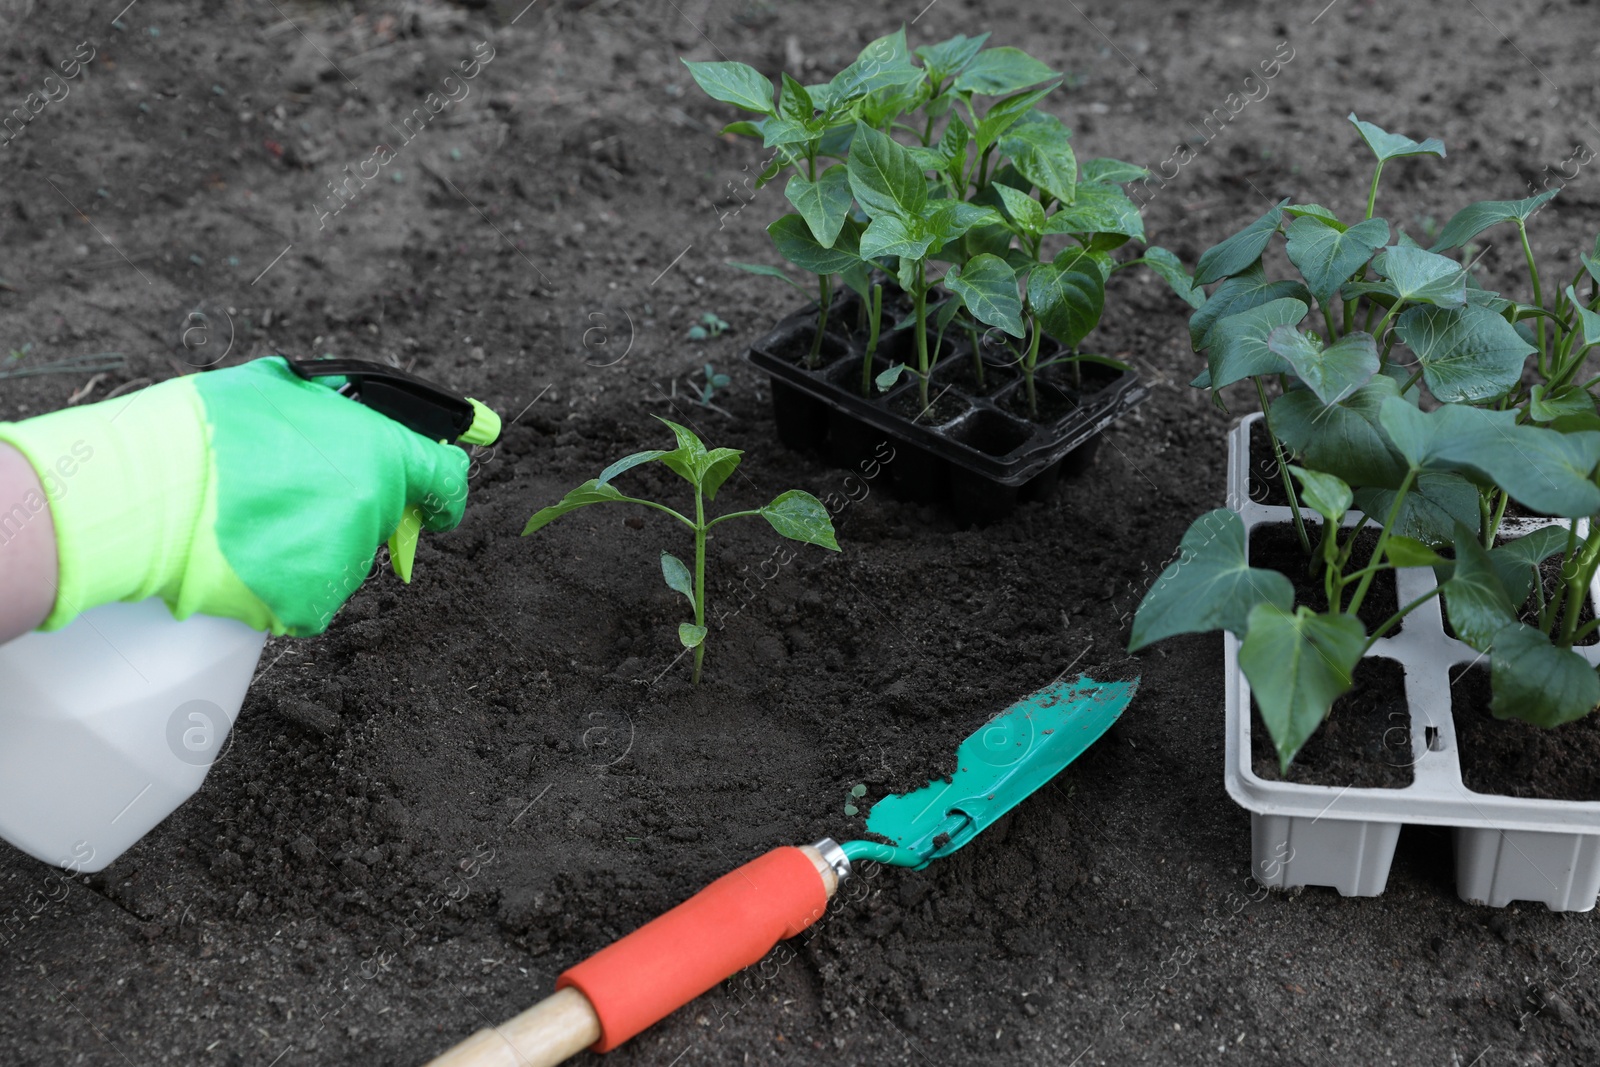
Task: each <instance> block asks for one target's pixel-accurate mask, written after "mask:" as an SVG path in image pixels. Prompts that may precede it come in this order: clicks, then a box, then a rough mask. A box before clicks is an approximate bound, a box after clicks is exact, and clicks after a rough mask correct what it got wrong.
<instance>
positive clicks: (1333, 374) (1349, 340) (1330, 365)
mask: <svg viewBox="0 0 1600 1067" xmlns="http://www.w3.org/2000/svg"><path fill="white" fill-rule="evenodd" d="M1267 347H1268V348H1269V349H1271V350H1272V351H1273V353H1274V354H1276V355H1278V356H1281V357H1283V359H1284V360H1285V361H1287V362H1288V364H1289V366H1291V367H1292V368H1294V373H1295V377H1297V378H1299V379H1300V380H1301V381H1303V382H1305V383H1306V385H1307V386H1309V387H1310V389H1311V391H1312V392H1313V393H1316V394H1317V399H1318V400H1321V401H1322V402H1323V403H1324V404H1337V403H1338V402H1339V401H1341V400H1343V399H1344V398H1345V397H1347V396H1349V395H1350V394H1352V393H1354V392H1355V391H1356V390H1357V389H1359V388H1361V387H1362V386H1363V385H1366V384H1367V382H1369V381H1371V380H1372V376H1373V375H1375V374H1377V373H1378V343H1377V342H1376V341H1375V340H1373V337H1372V335H1371V334H1369V333H1361V332H1359V331H1357V332H1353V333H1347V334H1345V335H1344V336H1343V337H1341V338H1339V339H1338V340H1337V341H1335V342H1334V343H1333V344H1331V345H1329V346H1328V347H1327V348H1323V347H1322V338H1320V337H1317V336H1316V335H1314V334H1303V333H1301V332H1300V331H1299V330H1297V329H1295V328H1294V327H1293V326H1277V327H1274V328H1273V330H1272V332H1271V333H1269V334H1267Z"/></svg>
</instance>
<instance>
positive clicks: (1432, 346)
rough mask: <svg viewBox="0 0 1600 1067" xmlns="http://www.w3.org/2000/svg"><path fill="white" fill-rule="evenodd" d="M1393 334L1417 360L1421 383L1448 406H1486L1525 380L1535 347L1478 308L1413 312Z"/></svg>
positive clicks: (1497, 317)
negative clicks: (1478, 403) (1525, 368)
mask: <svg viewBox="0 0 1600 1067" xmlns="http://www.w3.org/2000/svg"><path fill="white" fill-rule="evenodd" d="M1395 333H1396V334H1398V335H1399V337H1400V340H1402V341H1404V342H1405V343H1406V345H1407V346H1408V347H1409V348H1410V349H1411V351H1412V352H1414V353H1415V354H1416V357H1417V360H1418V361H1419V362H1420V363H1421V364H1422V377H1423V380H1424V381H1426V382H1427V383H1428V389H1429V390H1430V391H1431V392H1432V393H1433V395H1434V396H1435V397H1436V398H1437V399H1439V400H1441V401H1444V402H1445V403H1454V402H1456V401H1461V400H1488V399H1491V398H1493V397H1497V396H1500V395H1501V394H1503V393H1505V392H1506V391H1507V390H1508V389H1511V388H1512V387H1513V386H1515V385H1516V384H1517V383H1518V382H1519V381H1521V380H1522V365H1523V363H1524V362H1525V361H1526V359H1527V357H1528V355H1529V354H1530V353H1531V352H1533V351H1534V346H1533V345H1530V344H1528V343H1527V342H1526V341H1524V340H1523V339H1522V337H1521V336H1520V335H1519V334H1518V333H1517V331H1516V329H1515V328H1513V327H1512V326H1511V324H1510V323H1508V322H1506V320H1505V319H1503V318H1501V317H1500V316H1499V315H1496V314H1495V313H1494V312H1492V311H1490V310H1489V309H1487V308H1480V307H1458V308H1439V307H1414V308H1410V309H1408V310H1407V311H1406V312H1404V313H1403V314H1402V315H1401V316H1400V318H1399V319H1397V320H1396V321H1395Z"/></svg>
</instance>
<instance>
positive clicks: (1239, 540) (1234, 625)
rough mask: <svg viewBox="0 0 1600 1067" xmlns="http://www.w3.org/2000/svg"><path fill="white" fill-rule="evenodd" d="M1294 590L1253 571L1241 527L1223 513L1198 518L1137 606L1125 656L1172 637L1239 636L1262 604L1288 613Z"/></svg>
mask: <svg viewBox="0 0 1600 1067" xmlns="http://www.w3.org/2000/svg"><path fill="white" fill-rule="evenodd" d="M1293 603H1294V586H1293V585H1292V584H1291V583H1290V581H1289V579H1288V578H1286V577H1284V576H1283V575H1281V574H1279V573H1278V572H1277V571H1271V570H1266V569H1264V568H1260V567H1252V566H1250V564H1249V561H1248V559H1247V558H1246V549H1245V532H1244V522H1243V521H1242V520H1241V519H1240V518H1239V516H1238V514H1237V513H1235V512H1233V511H1230V510H1228V509H1227V508H1218V509H1216V510H1215V511H1211V512H1207V513H1206V514H1204V515H1202V516H1200V517H1199V518H1198V519H1196V520H1195V521H1194V522H1193V523H1192V524H1191V525H1190V527H1189V529H1188V531H1187V532H1186V533H1185V534H1184V535H1183V540H1182V542H1180V543H1179V545H1178V559H1177V561H1176V562H1174V563H1171V564H1169V565H1168V566H1167V568H1166V569H1165V570H1163V571H1162V572H1161V576H1160V577H1159V578H1157V579H1156V581H1155V584H1154V585H1152V586H1151V587H1150V591H1149V592H1148V593H1146V594H1145V596H1144V600H1143V601H1142V602H1141V603H1140V604H1139V611H1138V614H1137V615H1135V616H1134V620H1133V632H1132V635H1131V637H1130V639H1129V641H1128V651H1129V652H1137V651H1138V650H1139V649H1141V648H1143V647H1145V646H1146V645H1149V644H1153V643H1154V642H1156V641H1160V640H1162V639H1163V638H1166V637H1171V636H1173V635H1174V634H1195V633H1206V632H1207V631H1210V630H1228V631H1231V632H1232V633H1234V634H1239V635H1243V634H1244V632H1245V629H1246V626H1247V623H1248V620H1249V618H1250V612H1251V610H1252V609H1253V608H1255V607H1256V606H1257V605H1260V604H1267V605H1270V606H1272V607H1275V608H1277V609H1279V610H1282V611H1287V610H1288V609H1289V607H1290V606H1291V605H1292V604H1293Z"/></svg>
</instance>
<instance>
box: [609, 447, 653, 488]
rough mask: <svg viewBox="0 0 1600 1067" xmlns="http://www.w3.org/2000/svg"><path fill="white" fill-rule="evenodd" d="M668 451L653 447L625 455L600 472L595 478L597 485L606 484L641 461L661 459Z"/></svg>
mask: <svg viewBox="0 0 1600 1067" xmlns="http://www.w3.org/2000/svg"><path fill="white" fill-rule="evenodd" d="M666 454H667V453H666V452H665V451H664V450H663V449H659V448H653V449H651V450H649V451H648V452H635V453H634V454H633V455H631V456H623V457H622V458H621V459H619V460H617V461H616V462H615V463H613V464H611V466H609V467H607V468H606V469H605V470H603V471H601V472H600V477H598V478H596V479H595V484H596V485H605V484H606V483H608V482H610V481H611V479H613V478H615V477H616V476H617V475H619V474H621V473H622V472H623V471H628V470H632V469H633V468H635V467H637V466H639V465H640V464H641V463H649V462H650V461H651V460H653V459H660V458H661V457H662V456H664V455H666Z"/></svg>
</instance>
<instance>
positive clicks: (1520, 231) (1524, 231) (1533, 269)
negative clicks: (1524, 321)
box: [1517, 219, 1559, 374]
mask: <svg viewBox="0 0 1600 1067" xmlns="http://www.w3.org/2000/svg"><path fill="white" fill-rule="evenodd" d="M1517 236H1519V237H1521V238H1522V254H1523V256H1525V257H1526V258H1527V260H1528V277H1529V278H1531V279H1532V280H1533V302H1534V303H1535V304H1537V305H1538V306H1539V307H1544V292H1543V290H1541V289H1540V288H1539V268H1538V267H1537V266H1535V265H1534V262H1533V246H1532V245H1530V244H1529V243H1528V224H1527V223H1526V222H1524V221H1523V220H1522V219H1518V220H1517ZM1558 281H1559V279H1558ZM1536 318H1538V320H1539V322H1538V331H1539V373H1541V374H1543V373H1544V371H1545V351H1544V316H1543V315H1539V316H1536Z"/></svg>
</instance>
